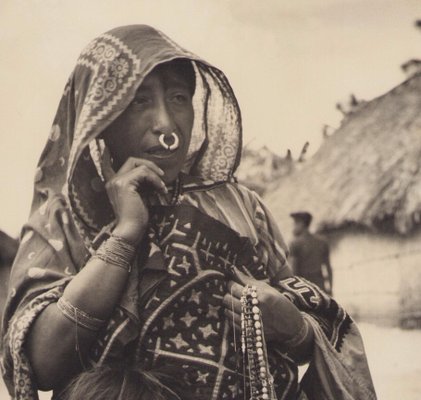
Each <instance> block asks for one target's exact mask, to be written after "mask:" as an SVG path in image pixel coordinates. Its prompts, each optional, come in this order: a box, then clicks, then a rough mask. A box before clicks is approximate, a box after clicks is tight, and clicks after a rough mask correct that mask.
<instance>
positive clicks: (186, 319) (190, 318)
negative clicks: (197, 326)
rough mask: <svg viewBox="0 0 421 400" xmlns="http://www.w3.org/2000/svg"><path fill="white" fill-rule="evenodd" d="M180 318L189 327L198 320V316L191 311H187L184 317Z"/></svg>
mask: <svg viewBox="0 0 421 400" xmlns="http://www.w3.org/2000/svg"><path fill="white" fill-rule="evenodd" d="M180 320H181V321H183V322H184V323H185V324H186V326H187V328H190V327H191V324H192V323H193V322H194V321H196V320H197V317H193V316H192V315H191V314H190V311H187V313H186V314H185V315H184V317H183V318H180Z"/></svg>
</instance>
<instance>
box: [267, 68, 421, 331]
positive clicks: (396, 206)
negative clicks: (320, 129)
mask: <svg viewBox="0 0 421 400" xmlns="http://www.w3.org/2000/svg"><path fill="white" fill-rule="evenodd" d="M266 203H267V204H268V205H269V208H270V209H271V210H272V212H273V214H274V216H275V218H276V219H277V220H278V223H279V224H280V226H281V228H282V229H283V231H284V232H286V236H288V234H289V232H290V228H291V221H290V218H289V213H290V212H292V211H298V210H306V211H310V212H311V213H312V214H313V215H314V221H315V224H314V225H315V226H314V227H315V228H316V229H317V230H318V231H322V232H323V233H325V234H326V236H327V238H328V239H329V242H330V245H331V261H332V265H333V269H334V283H333V290H334V294H335V297H337V298H338V299H339V301H340V302H341V303H342V304H344V305H345V307H347V308H348V310H349V311H351V314H352V315H354V316H355V317H360V318H362V319H366V320H370V321H373V320H376V321H378V322H384V323H387V324H390V323H391V324H394V325H395V324H401V325H403V326H421V247H420V243H421V74H418V75H415V76H413V77H412V78H410V79H408V80H407V81H405V82H403V83H402V84H401V85H399V86H397V87H396V88H394V89H393V90H391V91H390V92H388V93H386V94H384V95H383V96H380V97H378V98H376V99H374V100H372V101H369V102H367V103H365V104H363V105H361V107H358V108H357V109H356V110H354V111H353V112H351V113H350V114H348V115H347V116H346V117H345V119H344V120H343V122H342V124H341V126H340V128H339V129H337V131H336V132H335V133H334V134H333V135H331V136H330V137H328V138H327V139H326V140H325V141H324V143H323V144H322V146H321V147H320V149H319V150H318V152H317V153H316V154H315V155H314V156H313V157H312V158H311V159H310V160H308V161H307V162H306V163H304V164H303V166H302V168H300V169H296V170H295V171H293V172H292V173H291V174H290V175H288V176H287V177H285V178H283V179H282V181H281V182H280V183H279V187H278V188H277V189H276V190H275V191H273V192H272V193H270V194H268V195H267V196H266Z"/></svg>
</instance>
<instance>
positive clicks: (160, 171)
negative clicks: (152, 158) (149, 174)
mask: <svg viewBox="0 0 421 400" xmlns="http://www.w3.org/2000/svg"><path fill="white" fill-rule="evenodd" d="M158 169H159V175H164V174H165V172H164V171H163V170H162V169H161V168H159V167H158Z"/></svg>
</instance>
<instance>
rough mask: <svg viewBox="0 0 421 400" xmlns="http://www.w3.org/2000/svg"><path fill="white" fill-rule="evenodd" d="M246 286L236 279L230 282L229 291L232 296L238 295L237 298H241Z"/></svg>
mask: <svg viewBox="0 0 421 400" xmlns="http://www.w3.org/2000/svg"><path fill="white" fill-rule="evenodd" d="M243 290H244V286H242V285H240V284H238V283H237V282H234V281H229V282H228V293H230V294H231V295H232V296H234V297H236V298H237V299H241V296H242V295H243Z"/></svg>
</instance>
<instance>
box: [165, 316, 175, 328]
mask: <svg viewBox="0 0 421 400" xmlns="http://www.w3.org/2000/svg"><path fill="white" fill-rule="evenodd" d="M163 321H164V327H163V329H167V328H171V327H174V326H175V324H174V321H173V314H171V315H170V316H169V317H165V318H163Z"/></svg>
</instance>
